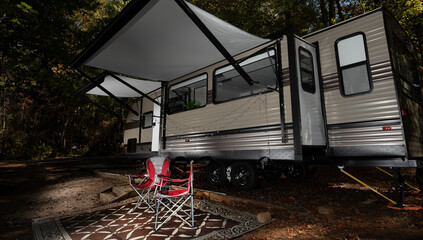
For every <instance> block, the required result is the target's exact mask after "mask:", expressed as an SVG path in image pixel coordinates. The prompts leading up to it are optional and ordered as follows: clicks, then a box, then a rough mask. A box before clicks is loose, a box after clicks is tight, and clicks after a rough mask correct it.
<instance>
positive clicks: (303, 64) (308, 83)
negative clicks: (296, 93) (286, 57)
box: [298, 47, 316, 94]
mask: <svg viewBox="0 0 423 240" xmlns="http://www.w3.org/2000/svg"><path fill="white" fill-rule="evenodd" d="M298 51H299V57H300V75H301V86H302V88H303V90H304V91H306V92H309V93H313V94H314V93H315V92H316V83H315V82H314V67H313V56H312V55H311V52H310V51H308V50H307V49H305V48H302V47H300V48H299V50H298Z"/></svg>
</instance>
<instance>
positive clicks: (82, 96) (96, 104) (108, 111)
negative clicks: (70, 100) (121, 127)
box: [78, 94, 122, 118]
mask: <svg viewBox="0 0 423 240" xmlns="http://www.w3.org/2000/svg"><path fill="white" fill-rule="evenodd" d="M78 96H79V97H80V98H82V99H84V100H85V101H87V102H89V103H91V104H92V105H94V106H96V107H98V108H100V109H101V110H103V111H105V112H107V113H108V114H110V115H113V116H115V117H117V118H121V117H122V116H119V115H118V114H117V113H116V112H112V111H110V110H109V109H107V108H105V107H103V106H101V105H100V104H98V103H96V102H94V101H92V100H91V99H89V98H88V97H87V96H85V95H83V94H80V95H78Z"/></svg>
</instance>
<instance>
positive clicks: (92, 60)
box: [72, 0, 269, 81]
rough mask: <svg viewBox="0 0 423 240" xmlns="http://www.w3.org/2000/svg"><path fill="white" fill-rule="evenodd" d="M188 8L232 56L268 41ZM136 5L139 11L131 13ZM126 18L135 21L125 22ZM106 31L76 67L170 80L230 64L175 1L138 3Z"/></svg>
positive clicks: (139, 1)
mask: <svg viewBox="0 0 423 240" xmlns="http://www.w3.org/2000/svg"><path fill="white" fill-rule="evenodd" d="M146 2H148V3H146ZM187 4H188V6H189V8H190V9H191V10H192V11H193V12H194V13H195V15H197V16H198V17H199V18H200V20H201V21H202V22H203V23H204V24H205V25H206V27H207V28H208V29H209V30H210V31H211V32H212V34H213V35H214V36H215V37H216V38H217V39H218V40H219V42H220V43H221V44H222V45H223V46H224V47H225V48H226V50H227V51H228V52H229V53H230V54H231V55H232V56H234V55H237V54H239V53H242V52H244V51H247V50H249V49H252V48H254V47H257V46H259V45H262V44H264V43H266V42H268V41H269V40H267V39H263V38H259V37H256V36H254V35H251V34H249V33H247V32H245V31H243V30H241V29H238V28H236V27H234V26H233V25H231V24H229V23H227V22H224V21H222V20H221V19H219V18H217V17H215V16H213V15H211V14H209V13H207V12H205V11H203V10H201V9H200V8H198V7H196V6H194V5H192V4H189V3H187ZM140 5H142V7H140ZM137 6H138V7H139V8H140V9H139V10H136V11H137V12H135V13H134V12H132V13H131V11H129V10H130V8H134V9H135V8H136V7H137ZM125 13H128V15H130V14H132V15H133V16H130V19H129V20H128V19H127V18H126V20H122V19H125ZM122 21H127V22H126V23H125V24H124V25H122ZM119 22H120V24H119ZM113 28H115V29H113ZM116 28H118V29H116ZM106 30H107V31H105V32H103V34H101V35H100V36H99V38H103V39H96V40H98V41H95V42H93V44H91V45H90V48H91V49H88V50H85V51H84V52H83V53H81V55H80V56H78V58H77V59H76V60H75V61H74V63H73V64H72V65H73V66H72V67H78V66H75V65H80V64H85V65H88V66H92V67H96V68H100V69H104V70H108V71H112V72H116V73H121V74H125V75H130V76H136V77H140V78H145V79H154V80H159V81H170V80H173V79H176V78H178V77H181V76H183V75H186V74H189V73H192V72H194V71H196V70H199V69H201V68H204V67H206V66H209V65H211V64H214V63H217V62H219V61H222V60H224V59H225V58H224V57H223V56H222V54H221V53H220V52H219V51H218V50H217V49H216V47H215V46H214V45H213V44H212V43H211V42H210V40H209V39H208V38H207V37H206V36H205V35H204V34H203V33H202V32H201V30H200V29H199V28H198V27H197V26H196V25H195V24H194V23H193V22H192V20H191V19H190V18H189V17H188V16H187V15H186V13H185V12H184V11H183V10H182V8H181V7H180V6H179V5H178V4H177V3H176V2H175V0H150V1H146V0H144V1H141V0H135V1H133V2H131V3H130V4H128V9H126V10H125V11H123V13H122V14H121V15H120V16H118V18H116V19H115V20H114V22H112V23H111V25H110V26H109V28H108V29H106ZM89 50H91V51H89Z"/></svg>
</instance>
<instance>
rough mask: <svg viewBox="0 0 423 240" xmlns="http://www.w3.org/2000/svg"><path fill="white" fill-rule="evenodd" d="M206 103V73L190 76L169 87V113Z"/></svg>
mask: <svg viewBox="0 0 423 240" xmlns="http://www.w3.org/2000/svg"><path fill="white" fill-rule="evenodd" d="M206 103H207V74H202V75H200V76H197V77H194V78H190V79H188V80H186V81H184V82H181V83H177V84H175V85H173V86H170V88H169V100H168V109H167V110H168V113H169V114H172V113H177V112H182V111H186V110H190V109H195V108H199V107H202V106H205V105H206Z"/></svg>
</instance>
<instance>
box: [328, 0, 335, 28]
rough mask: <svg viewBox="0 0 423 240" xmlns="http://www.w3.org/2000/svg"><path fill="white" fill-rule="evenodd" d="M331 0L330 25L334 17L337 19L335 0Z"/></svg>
mask: <svg viewBox="0 0 423 240" xmlns="http://www.w3.org/2000/svg"><path fill="white" fill-rule="evenodd" d="M328 1H329V25H332V19H335V4H334V0H328Z"/></svg>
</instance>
